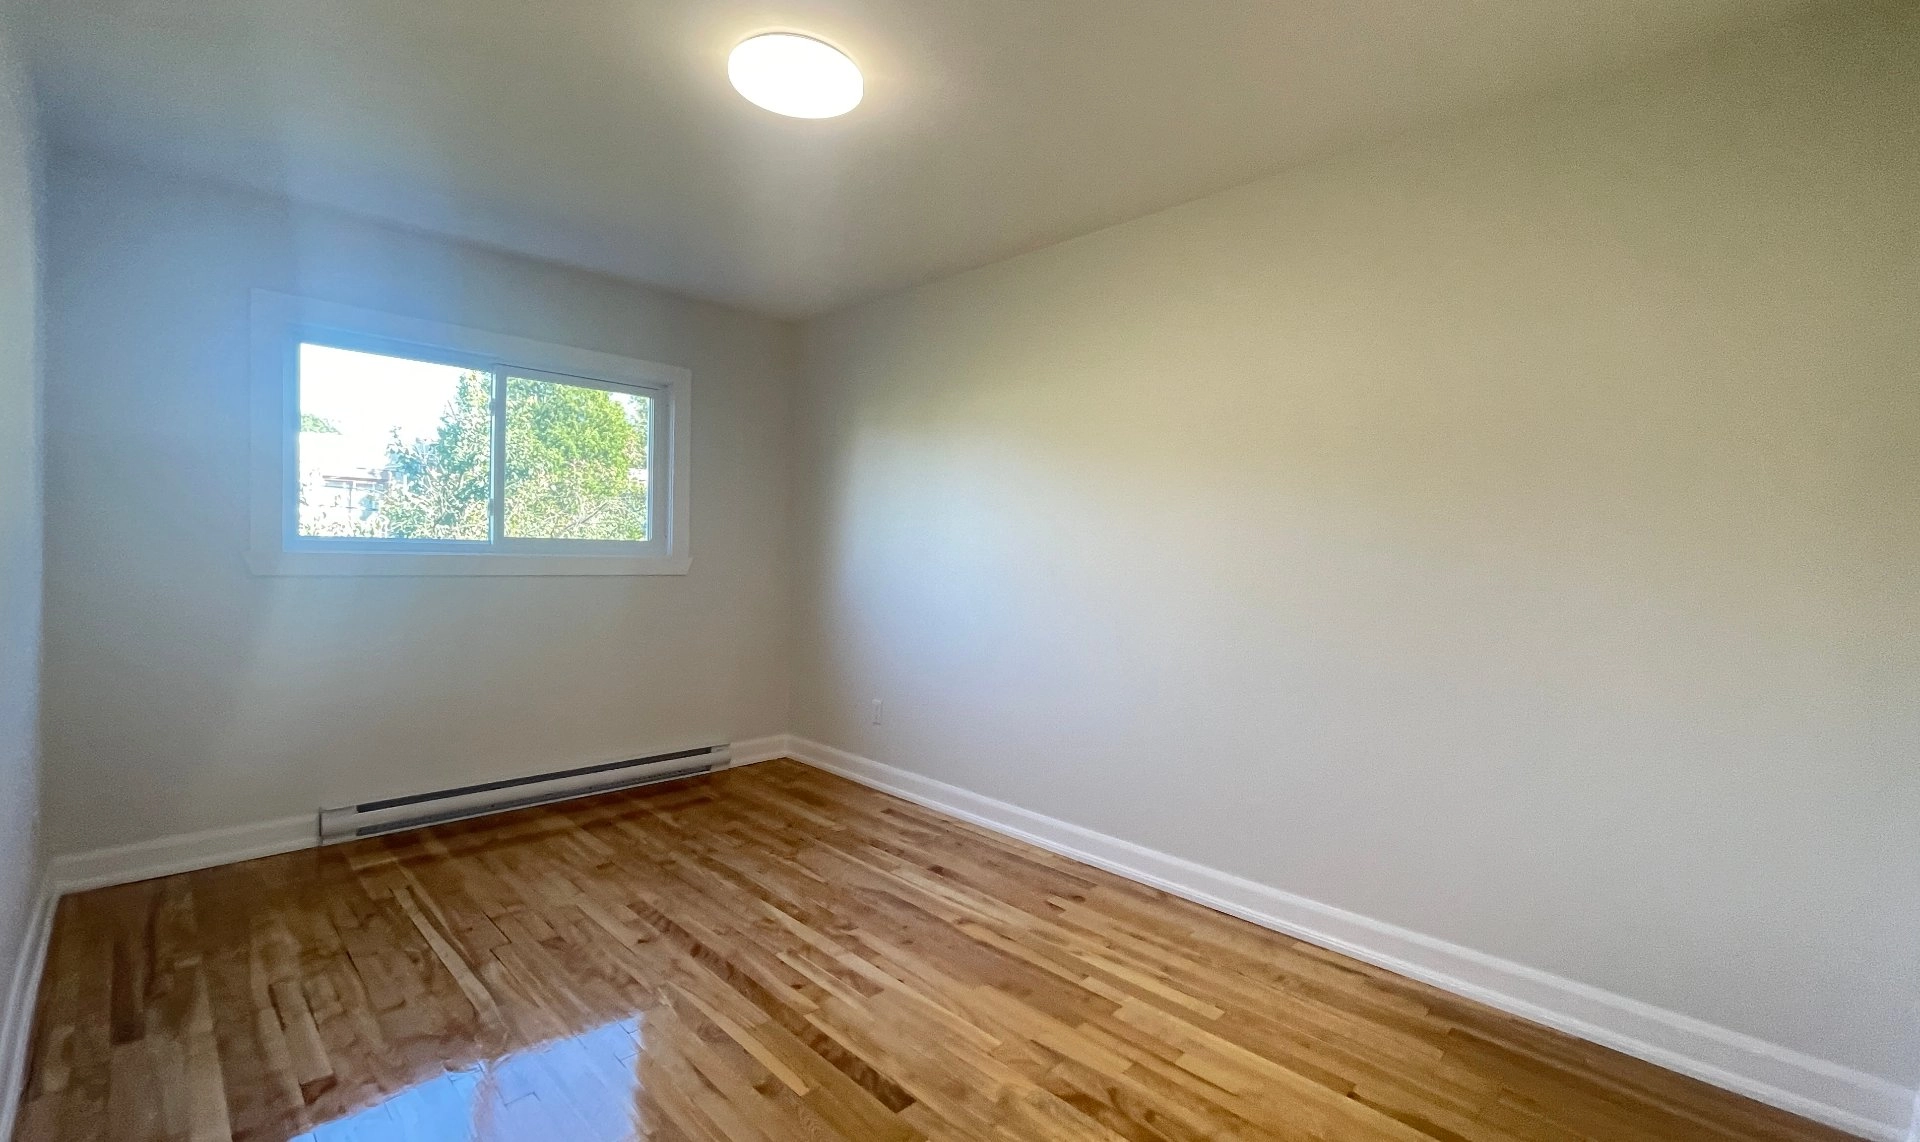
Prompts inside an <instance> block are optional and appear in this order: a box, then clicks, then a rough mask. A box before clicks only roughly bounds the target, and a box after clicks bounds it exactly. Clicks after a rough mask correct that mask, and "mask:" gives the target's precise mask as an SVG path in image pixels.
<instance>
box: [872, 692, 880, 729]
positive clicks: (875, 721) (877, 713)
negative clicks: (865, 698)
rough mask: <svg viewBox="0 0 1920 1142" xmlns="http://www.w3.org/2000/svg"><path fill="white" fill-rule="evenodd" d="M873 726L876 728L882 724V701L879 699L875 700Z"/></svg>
mask: <svg viewBox="0 0 1920 1142" xmlns="http://www.w3.org/2000/svg"><path fill="white" fill-rule="evenodd" d="M873 724H874V725H876V726H877V725H879V724H880V699H878V698H875V699H874V700H873Z"/></svg>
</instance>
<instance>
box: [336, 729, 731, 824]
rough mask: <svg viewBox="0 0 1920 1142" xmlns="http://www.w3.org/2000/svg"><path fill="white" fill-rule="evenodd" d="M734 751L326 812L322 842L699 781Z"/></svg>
mask: <svg viewBox="0 0 1920 1142" xmlns="http://www.w3.org/2000/svg"><path fill="white" fill-rule="evenodd" d="M732 749H733V747H732V746H730V745H710V746H701V747H700V748H698V749H683V750H679V751H677V752H674V753H657V754H654V755H653V756H652V757H636V758H634V759H632V760H631V761H610V762H607V763H606V764H604V765H588V766H582V767H581V768H579V769H563V770H559V771H558V772H554V773H537V774H534V775H532V776H530V777H509V778H506V779H504V780H501V781H487V782H482V783H481V784H479V785H463V786H461V787H459V788H458V789H442V790H440V791H439V792H437V793H416V794H413V795H412V796H408V797H389V798H386V799H385V800H381V801H367V802H365V803H363V804H359V805H347V806H345V807H343V808H339V809H322V810H320V839H321V840H322V841H323V842H324V841H341V840H351V839H352V838H354V837H371V836H375V835H377V834H380V833H392V832H398V831H399V830H401V829H417V828H420V827H421V826H423V825H438V824H442V823H444V822H447V821H458V820H462V819H463V818H467V817H479V816H483V815H485V814H487V813H500V812H504V811H506V810H508V809H524V808H526V807H527V806H529V805H544V804H546V803H548V802H550V801H564V800H566V799H567V798H569V797H585V796H587V795H588V794H592V793H608V792H611V791H613V790H615V789H628V788H631V787H633V786H636V785H651V784H653V783H654V782H656V781H672V780H674V779H676V778H680V777H694V776H697V775H699V774H702V773H711V772H713V771H714V770H716V769H724V768H726V766H727V764H728V763H729V762H731V761H732V760H733V752H732Z"/></svg>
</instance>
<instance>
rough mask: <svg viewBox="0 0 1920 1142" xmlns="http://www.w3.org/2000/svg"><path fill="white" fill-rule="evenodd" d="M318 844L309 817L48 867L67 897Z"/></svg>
mask: <svg viewBox="0 0 1920 1142" xmlns="http://www.w3.org/2000/svg"><path fill="white" fill-rule="evenodd" d="M318 844H319V826H318V823H317V821H316V819H315V817H314V814H312V813H302V814H300V815H299V816H297V817H282V818H280V819H279V820H277V821H261V822H259V823H257V824H252V825H236V826H234V827H232V828H227V829H207V830H205V831H204V832H198V833H181V834H179V835H177V836H172V837H157V838H155V839H154V840H151V841H136V842H135V843H133V844H130V845H114V846H112V847H111V848H104V849H93V850H92V851H90V852H83V853H67V854H66V855H64V856H57V857H54V858H53V859H52V860H51V861H49V862H48V866H47V875H48V876H49V877H50V878H51V879H52V881H53V887H54V891H55V892H57V893H59V894H61V895H65V894H67V893H69V892H85V891H86V890H87V889H90V888H103V887H105V886H107V885H110V884H131V883H132V882H134V881H136V880H150V879H152V878H153V877H156V876H172V875H173V874H174V873H176V872H192V871H194V870H195V869H201V868H212V867H214V866H215V865H221V864H233V863H234V862H236V861H243V860H252V859H253V858H255V857H263V856H273V855H274V854H276V853H287V852H292V851H294V850H295V849H309V848H313V847H315V846H316V845H318Z"/></svg>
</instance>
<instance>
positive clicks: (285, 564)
mask: <svg viewBox="0 0 1920 1142" xmlns="http://www.w3.org/2000/svg"><path fill="white" fill-rule="evenodd" d="M692 563H693V559H692V557H691V556H687V555H646V556H632V555H500V554H495V553H484V554H483V553H475V554H472V555H462V554H444V553H413V554H400V553H394V554H366V553H361V552H341V551H250V552H248V553H247V569H248V570H250V571H252V572H253V573H254V574H255V575H265V576H364V577H372V578H381V577H385V578H396V577H397V578H415V577H418V578H429V577H436V576H449V575H464V576H489V575H518V576H533V575H685V574H686V573H687V569H688V568H689V567H690V566H692Z"/></svg>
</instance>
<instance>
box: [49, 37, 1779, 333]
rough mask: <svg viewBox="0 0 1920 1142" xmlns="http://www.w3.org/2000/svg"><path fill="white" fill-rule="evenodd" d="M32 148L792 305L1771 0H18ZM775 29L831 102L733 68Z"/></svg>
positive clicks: (1610, 55)
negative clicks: (830, 79)
mask: <svg viewBox="0 0 1920 1142" xmlns="http://www.w3.org/2000/svg"><path fill="white" fill-rule="evenodd" d="M24 3H25V4H26V7H27V11H26V16H27V26H28V32H29V42H30V50H31V52H32V56H33V60H34V66H35V70H36V75H37V78H38V82H39V86H40V89H41V98H42V100H43V102H44V106H45V112H46V115H47V123H48V130H49V134H50V135H51V136H52V138H53V140H54V143H55V145H58V146H67V147H73V148H79V149H85V150H90V151H97V152H104V153H106V154H109V155H114V156H118V157H121V158H126V159H130V160H133V161H136V162H140V163H145V164H148V165H151V166H156V167H161V168H166V169H170V170H176V171H180V172H183V173H187V174H190V175H196V176H201V177H211V178H215V179H219V180H222V181H227V182H233V183H239V184H243V185H247V186H251V187H254V188H257V189H261V190H267V191H272V192H277V193H285V194H289V195H291V196H293V197H295V198H300V199H305V200H308V201H314V202H319V203H322V204H326V205H331V206H335V207H341V208H345V209H348V210H352V211H355V212H358V213H363V214H367V215H372V216H375V217H378V218H383V219H387V220H391V221H394V222H399V223H402V224H405V225H410V226H415V227H421V228H424V229H428V230H433V231H437V232H441V233H445V234H450V235H454V236H458V237H463V238H468V239H472V240H477V241H481V242H485V243H488V244H492V245H496V246H501V247H505V248H508V249H512V250H518V251H521V252H524V253H528V254H532V255H535V256H539V257H545V258H551V259H555V260H558V261H563V262H568V263H572V264H575V265H580V266H585V267H588V268H591V269H596V270H602V271H606V272H609V273H613V274H618V275H620V276H622V277H627V278H633V279H637V280H640V281H644V282H649V283H653V284H656V285H660V286H664V287H666V288H669V289H672V290H676V291H679V292H682V293H687V294H691V295H694V296H698V297H706V298H711V299H715V300H719V301H723V302H728V303H731V304H734V305H738V306H741V307H744V308H747V309H752V310H756V311H759V312H764V313H769V314H774V315H779V316H787V317H794V316H804V315H809V314H813V313H818V312H821V311H824V310H827V309H831V308H834V307H836V306H839V305H843V304H845V303H847V302H849V301H853V300H856V299H859V298H862V297H866V296H870V295H872V294H875V293H879V292H882V291H885V290H888V289H891V288H895V287H899V286H903V285H907V284H911V283H914V282H918V281H922V280H925V279H928V278H932V277H936V276H939V275H942V274H945V273H950V272H953V271H956V270H960V269H965V268H969V267H972V266H976V265H982V264H984V263H987V262H990V261H994V260H996V259H999V258H1003V257H1006V256H1008V255H1011V254H1015V253H1018V252H1020V251H1023V250H1027V249H1032V248H1034V247H1037V246H1042V245H1045V244H1047V243H1050V242H1054V241H1058V240H1060V239H1063V238H1067V237H1071V236H1073V235H1075V234H1081V233H1085V232H1087V231H1089V230H1093V229H1096V228H1098V227H1100V226H1103V225H1107V224H1110V223H1113V222H1117V221H1121V220H1124V219H1127V218H1132V217H1136V216H1138V215H1141V214H1145V213H1147V212H1150V211H1152V210H1155V209H1158V208H1160V207H1164V206H1168V205H1171V204H1173V203H1176V202H1182V201H1185V200H1188V199H1192V198H1196V197H1199V196H1200V195H1203V194H1207V193H1209V192H1211V191H1215V190H1219V189H1222V188H1225V187H1228V186H1232V185H1236V184H1238V183H1242V182H1246V181H1248V180H1251V179H1253V178H1256V177H1258V176H1260V175H1263V174H1267V173H1270V172H1272V171H1274V170H1277V169H1279V168H1281V167H1284V166H1286V165H1287V164H1289V163H1291V162H1296V161H1299V160H1300V159H1302V158H1304V157H1308V156H1311V155H1314V154H1317V153H1323V152H1325V151H1327V150H1329V149H1333V148H1337V147H1340V146H1344V145H1349V144H1352V143H1355V142H1358V141H1361V140H1364V139H1367V138H1371V137H1377V136H1380V135H1384V134H1388V133H1391V132H1395V131H1399V130H1403V129H1405V128H1407V127H1409V126H1413V125H1416V124H1418V123H1421V122H1425V121H1431V120H1435V119H1440V118H1445V117H1448V116H1451V115H1454V114H1458V113H1459V112H1461V111H1463V110H1465V109H1467V108H1470V107H1472V106H1473V105H1475V104H1480V103H1484V102H1487V101H1489V100H1493V99H1496V98H1499V97H1501V96H1503V95H1507V94H1511V93H1513V92H1517V91H1525V90H1529V89H1535V88H1544V87H1547V86H1552V85H1557V84H1559V83H1564V82H1568V81H1570V80H1572V79H1575V78H1578V77H1580V76H1582V75H1587V74H1593V73H1598V72H1603V71H1606V70H1610V69H1614V68H1618V67H1621V66H1624V65H1627V64H1629V63H1631V62H1632V61H1634V60H1636V59H1640V58H1643V57H1647V56H1652V55H1656V54H1659V53H1663V52H1667V51H1671V50H1675V49H1677V48H1679V47H1681V46H1684V45H1685V44H1687V43H1688V42H1690V41H1693V40H1696V39H1700V38H1703V37H1707V36H1712V35H1716V34H1720V33H1723V32H1725V31H1727V30H1729V29H1730V28H1731V27H1733V26H1734V25H1736V24H1738V23H1740V22H1741V21H1746V20H1753V19H1756V18H1762V17H1768V16H1772V15H1777V14H1778V13H1779V11H1781V10H1782V9H1784V8H1786V7H1788V6H1790V0H785V2H775V0H757V2H756V0H24ZM772 28H784V29H792V30H798V31H805V32H809V33H812V34H814V35H817V36H820V37H822V38H824V39H827V40H829V41H831V42H833V43H835V44H837V45H839V46H840V47H842V48H843V49H845V50H846V51H847V52H848V53H849V54H851V55H852V56H853V57H854V59H855V60H857V61H858V62H859V63H860V65H861V66H862V68H863V69H864V70H865V72H866V75H867V98H866V102H865V103H863V104H862V105H861V106H860V107H859V108H858V109H857V110H855V111H854V112H853V113H852V114H851V115H849V116H847V117H846V118H844V119H837V120H828V121H820V122H804V121H799V120H791V119H782V118H779V117H777V116H774V115H771V114H769V113H767V112H765V111H762V110H760V109H759V108H756V107H754V106H752V105H750V104H748V103H747V102H746V101H745V100H743V99H741V98H739V97H738V96H737V95H735V94H734V92H733V90H732V89H731V88H730V87H729V86H728V85H727V80H726V74H725V72H726V68H725V61H726V54H727V51H728V49H729V48H731V47H732V46H733V44H734V43H735V42H737V41H738V40H740V39H741V38H742V37H744V36H746V35H748V34H750V33H753V32H758V31H764V30H767V29H772Z"/></svg>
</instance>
